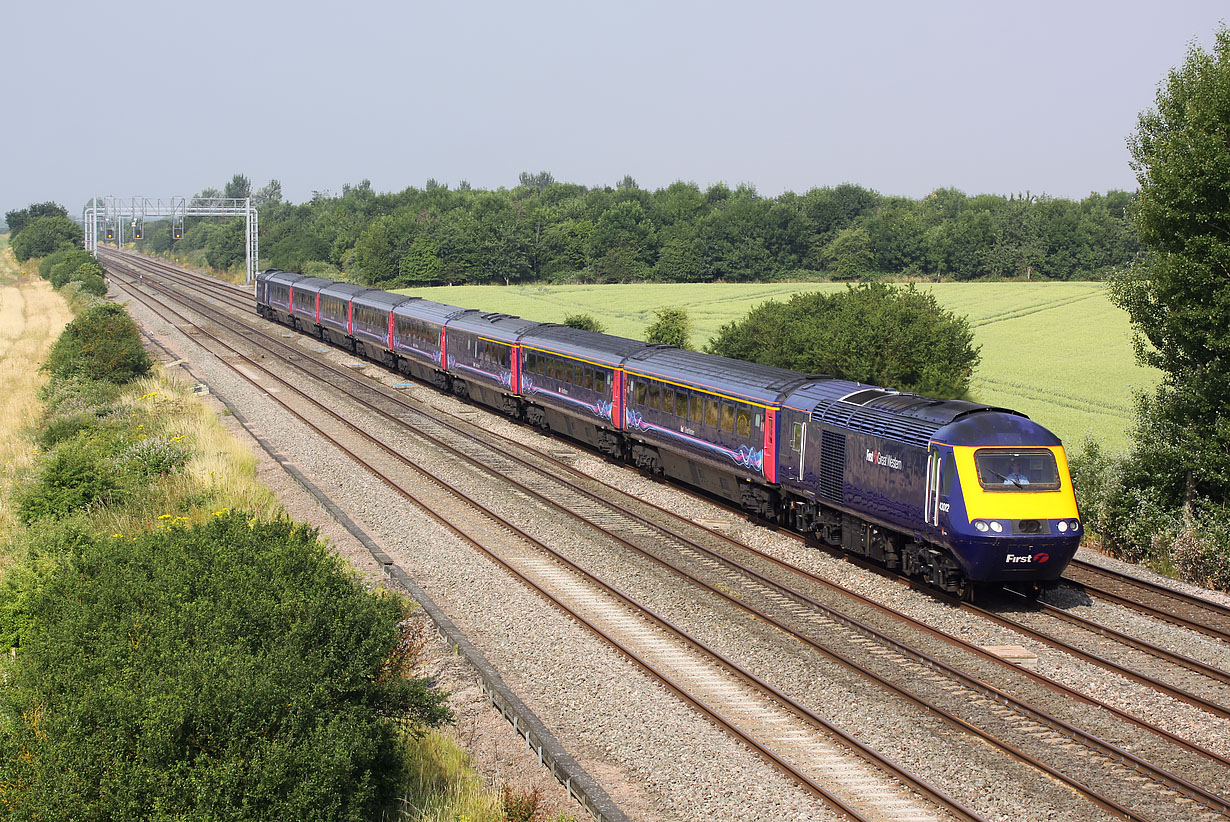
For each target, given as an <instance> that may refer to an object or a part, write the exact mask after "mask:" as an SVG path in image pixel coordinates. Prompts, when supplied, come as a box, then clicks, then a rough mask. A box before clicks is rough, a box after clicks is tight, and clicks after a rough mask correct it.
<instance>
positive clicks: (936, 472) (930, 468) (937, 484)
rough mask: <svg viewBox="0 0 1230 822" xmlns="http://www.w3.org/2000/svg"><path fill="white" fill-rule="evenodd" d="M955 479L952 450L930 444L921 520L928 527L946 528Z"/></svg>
mask: <svg viewBox="0 0 1230 822" xmlns="http://www.w3.org/2000/svg"><path fill="white" fill-rule="evenodd" d="M956 477H957V461H956V457H955V456H954V455H953V451H952V448H950V447H949V446H946V445H938V444H936V443H931V445H930V447H929V448H928V449H927V485H926V493H925V495H924V502H923V520H924V521H925V522H926V523H927V524H928V525H931V526H933V527H935V528H940V527H942V526H943V527H947V525H948V512H949V510H950V508H951V500H950V496H951V494H952V487H953V483H954V481H955V480H956ZM941 523H942V526H941Z"/></svg>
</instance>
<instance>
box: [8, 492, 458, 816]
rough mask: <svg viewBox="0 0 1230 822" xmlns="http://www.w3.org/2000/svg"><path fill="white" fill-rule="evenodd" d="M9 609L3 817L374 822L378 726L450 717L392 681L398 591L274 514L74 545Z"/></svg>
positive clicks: (383, 756)
mask: <svg viewBox="0 0 1230 822" xmlns="http://www.w3.org/2000/svg"><path fill="white" fill-rule="evenodd" d="M25 613H26V614H28V620H27V623H28V626H29V628H28V630H26V631H25V632H24V633H23V634H22V636H21V648H22V650H21V653H20V654H18V655H17V657H16V659H15V660H14V661H13V663H12V664H11V665H10V666H9V682H8V686H7V687H5V688H3V689H0V712H2V713H3V715H5V716H6V717H8V718H11V719H10V720H9V721H6V722H5V723H3V724H0V785H4V786H5V787H6V789H7V790H6V792H5V794H4V797H3V799H4V803H5V804H6V806H7V810H8V812H9V814H10V817H9V818H17V819H33V818H44V819H73V818H82V817H86V816H88V817H90V818H98V819H128V818H133V817H134V814H135V815H136V816H149V815H150V813H149V809H156V811H155V812H153V813H152V816H151V817H150V818H157V819H187V818H192V819H241V818H242V819H248V820H270V821H271V822H272V820H281V819H314V820H358V819H375V818H379V810H380V808H381V807H382V806H384V805H385V803H387V802H389V801H390V800H391V799H392V796H393V794H394V791H395V790H396V787H397V779H398V777H399V776H400V775H401V772H402V763H401V761H400V756H401V753H400V746H399V745H398V744H397V739H398V726H397V722H396V720H401V721H405V722H406V723H408V725H409V726H410V727H413V728H422V727H424V726H435V725H439V724H441V723H443V722H446V721H448V719H449V718H450V716H451V714H450V712H449V711H448V709H447V708H446V707H445V706H444V705H443V698H444V697H443V695H442V694H439V693H436V692H433V691H430V690H429V689H428V688H427V685H426V683H425V682H424V681H423V680H418V679H413V680H411V679H405V678H403V676H402V666H401V663H402V661H403V657H402V652H401V650H400V645H401V638H402V637H401V633H400V628H399V625H400V623H401V622H402V620H403V618H404V616H405V611H404V606H403V605H402V603H401V601H400V600H399V599H396V598H394V597H392V596H391V595H386V594H380V593H370V592H368V591H366V590H364V589H363V588H362V587H361V586H360V585H359V584H358V583H357V582H356V581H355V580H354V579H353V578H352V573H351V572H350V571H348V570H347V569H346V566H345V565H344V563H343V561H342V560H341V559H339V558H338V557H337V556H335V555H333V554H331V553H330V552H329V551H328V549H327V548H325V546H323V545H322V544H321V543H320V542H318V541H317V539H316V534H315V532H314V531H311V530H309V529H304V528H302V527H299V526H296V525H294V524H292V523H290V522H287V521H279V522H272V523H260V522H255V521H251V522H249V521H248V519H247V517H246V516H244V515H239V514H234V513H231V514H219V515H218V516H216V517H214V518H212V519H211V520H210V521H209V522H206V523H204V524H202V525H199V526H196V527H193V528H182V527H172V528H165V529H161V530H159V531H155V532H153V533H145V534H141V535H138V536H136V537H135V538H129V537H125V536H118V535H117V536H116V537H115V538H113V539H108V540H103V541H100V542H97V543H93V544H89V545H86V546H83V547H82V548H81V549H80V550H78V551H76V552H74V553H73V555H72V556H71V557H67V558H65V559H64V560H63V561H62V562H60V563H59V564H58V565H57V567H56V568H55V569H54V570H53V571H52V572H51V573H50V574H49V575H48V576H47V577H46V579H45V580H43V581H42V582H41V584H39V585H37V586H36V588H35V589H34V590H33V591H32V593H31V595H30V596H29V597H28V599H27V603H26V605H25ZM86 683H88V687H85V684H86ZM18 754H20V755H18ZM135 809H140V810H139V811H138V810H135Z"/></svg>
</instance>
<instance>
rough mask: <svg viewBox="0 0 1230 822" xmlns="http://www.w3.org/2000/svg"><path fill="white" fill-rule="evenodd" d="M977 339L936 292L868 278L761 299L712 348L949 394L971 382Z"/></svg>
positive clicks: (730, 354) (819, 371) (811, 371)
mask: <svg viewBox="0 0 1230 822" xmlns="http://www.w3.org/2000/svg"><path fill="white" fill-rule="evenodd" d="M973 339H974V334H973V332H972V331H971V330H970V327H969V322H968V321H967V320H966V319H965V318H964V317H960V316H957V315H955V314H953V313H952V312H950V311H946V310H944V309H943V308H941V307H940V305H939V303H937V302H936V300H935V297H934V295H932V294H931V293H930V292H927V291H919V290H917V289H916V288H915V287H914V285H913V284H912V283H911V284H910V285H908V286H907V287H905V288H894V287H891V286H888V285H886V284H884V283H864V284H860V285H857V286H848V287H847V288H846V290H845V291H844V292H837V293H833V294H825V293H819V292H817V293H809V294H795V295H794V296H793V297H791V298H790V299H789V300H788V301H787V302H784V303H782V302H777V301H774V300H770V301H768V302H765V303H762V304H760V305H758V306H756V307H755V308H753V309H752V310H751V311H750V312H748V314H747V316H746V317H744V318H743V319H742V320H737V321H735V322H730V323H727V324H726V325H724V326H722V328H721V330H720V331H719V332H718V335H717V336H716V337H715V338H714V340H713V342H712V343H711V344H710V346H709V351H710V353H713V354H719V355H721V356H724V357H733V358H735V359H741V360H748V361H750V362H758V363H761V364H763V365H772V366H777V367H778V368H790V369H793V370H795V371H801V372H803V373H804V374H831V375H833V376H835V377H840V378H842V379H848V380H857V381H859V382H864V383H868V384H871V385H881V386H884V387H887V388H896V389H898V390H902V391H914V392H917V393H920V394H925V395H927V396H933V397H939V398H942V399H950V398H954V397H960V396H962V395H963V394H965V392H966V391H967V390H968V389H969V382H970V378H971V377H972V376H973V373H974V369H975V368H976V367H977V365H978V361H979V359H980V354H979V349H978V347H977V346H975V345H974V344H973Z"/></svg>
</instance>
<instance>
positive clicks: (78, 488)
mask: <svg viewBox="0 0 1230 822" xmlns="http://www.w3.org/2000/svg"><path fill="white" fill-rule="evenodd" d="M118 487H119V483H118V482H117V480H116V477H115V472H114V471H113V470H111V469H110V467H109V466H108V465H107V464H106V463H105V462H104V461H103V460H102V459H99V458H98V456H96V455H95V454H93V453H91V451H90V450H89V449H86V448H80V447H71V446H69V447H65V448H62V449H60V450H59V451H57V452H56V453H55V454H53V455H52V457H51V459H50V460H48V461H47V463H46V464H45V465H44V466H43V468H42V471H40V472H39V475H38V479H37V481H35V482H34V484H33V485H31V486H30V487H28V488H25V489H23V490H22V491H21V492H19V494H18V499H17V515H18V517H19V518H20V519H21V521H22V522H24V523H25V524H27V525H30V524H31V523H34V522H36V521H38V520H40V519H43V518H46V517H50V518H51V519H62V518H64V517H66V516H68V515H69V514H71V513H73V512H74V511H78V510H80V509H82V508H85V507H87V506H90V505H95V504H97V503H99V502H101V501H103V500H105V499H107V497H108V496H110V494H111V493H112V492H114V491H115V490H116V489H117V488H118Z"/></svg>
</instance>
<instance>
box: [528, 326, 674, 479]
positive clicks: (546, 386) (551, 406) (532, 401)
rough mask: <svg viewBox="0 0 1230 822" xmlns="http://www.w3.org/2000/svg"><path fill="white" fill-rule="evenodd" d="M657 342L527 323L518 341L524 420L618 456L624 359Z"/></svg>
mask: <svg viewBox="0 0 1230 822" xmlns="http://www.w3.org/2000/svg"><path fill="white" fill-rule="evenodd" d="M655 347H661V346H652V345H649V344H648V343H643V342H639V341H637V340H628V339H624V338H623V337H613V336H611V335H609V334H595V333H593V332H589V331H581V330H579V329H576V328H568V327H567V326H562V325H549V324H543V325H539V326H536V327H534V328H531V329H529V330H528V331H526V332H525V334H524V335H523V336H522V337H521V345H520V353H521V384H520V393H521V398H522V401H523V402H524V403H525V416H526V421H527V422H530V423H532V424H534V425H537V426H538V427H540V428H544V429H550V430H552V431H558V432H560V433H562V434H566V435H568V436H570V437H572V438H573V439H576V440H579V441H581V442H584V443H588V444H589V445H592V446H594V447H595V448H598V449H599V450H601V451H603V452H605V453H607V454H610V455H611V456H614V457H619V458H622V457H623V456H624V441H623V437H622V436H621V435H620V434H619V433H618V431H619V430H620V429H622V428H623V427H624V425H623V421H624V403H623V386H624V374H623V369H622V365H623V363H624V361H625V360H626V359H627V358H628V357H629V356H631V355H633V354H636V353H638V352H640V351H643V350H645V349H647V348H655Z"/></svg>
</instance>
